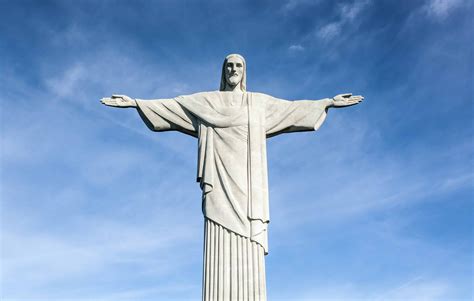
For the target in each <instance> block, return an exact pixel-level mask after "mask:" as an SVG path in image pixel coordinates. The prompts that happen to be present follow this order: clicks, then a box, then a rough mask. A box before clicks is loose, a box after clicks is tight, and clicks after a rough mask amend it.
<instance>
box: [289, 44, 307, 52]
mask: <svg viewBox="0 0 474 301" xmlns="http://www.w3.org/2000/svg"><path fill="white" fill-rule="evenodd" d="M304 49H305V48H304V47H303V46H301V45H300V44H296V45H291V46H290V47H288V50H289V51H295V52H299V51H303V50H304Z"/></svg>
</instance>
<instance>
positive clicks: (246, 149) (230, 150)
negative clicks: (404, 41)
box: [101, 54, 363, 301]
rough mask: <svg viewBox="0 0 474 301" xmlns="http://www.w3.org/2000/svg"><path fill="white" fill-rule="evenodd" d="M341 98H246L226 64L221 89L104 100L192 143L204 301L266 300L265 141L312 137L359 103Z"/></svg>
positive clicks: (240, 68) (238, 69) (242, 66)
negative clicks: (333, 114)
mask: <svg viewBox="0 0 474 301" xmlns="http://www.w3.org/2000/svg"><path fill="white" fill-rule="evenodd" d="M362 100H363V97H362V96H351V94H341V95H337V96H335V97H334V98H327V99H322V100H318V101H313V100H298V101H287V100H282V99H278V98H274V97H272V96H269V95H266V94H262V93H254V92H247V89H246V63H245V60H244V58H243V57H242V56H240V55H238V54H231V55H229V56H227V57H226V58H225V60H224V64H223V66H222V77H221V84H220V89H219V91H212V92H202V93H196V94H192V95H185V96H178V97H176V98H172V99H154V100H141V99H133V98H130V97H128V96H125V95H113V96H112V97H111V98H103V99H102V100H101V102H102V103H103V104H105V105H107V106H112V107H119V108H129V107H132V108H136V109H137V111H138V113H139V114H140V116H141V118H142V119H143V121H144V122H145V124H146V125H147V126H148V127H149V128H150V130H152V131H157V132H160V131H171V130H175V131H179V132H182V133H184V134H188V135H191V136H193V137H196V138H198V169H197V181H198V182H199V183H200V186H201V189H202V211H203V214H204V219H205V226H204V227H205V237H204V272H203V274H204V276H203V295H202V298H203V300H206V301H214V300H229V301H233V300H245V301H247V300H266V288H265V259H264V256H265V255H266V254H268V243H267V227H268V223H269V221H270V217H269V210H268V207H269V206H268V183H267V153H266V138H269V137H273V136H276V135H279V134H283V133H290V132H301V131H315V130H317V129H318V128H319V127H320V126H321V124H322V123H323V121H324V119H325V118H326V114H327V111H328V109H329V108H336V107H346V106H351V105H355V104H358V103H359V102H361V101H362Z"/></svg>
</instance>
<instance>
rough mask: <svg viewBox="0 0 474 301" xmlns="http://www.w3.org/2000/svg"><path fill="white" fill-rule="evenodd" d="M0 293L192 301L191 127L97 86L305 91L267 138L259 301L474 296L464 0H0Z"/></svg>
mask: <svg viewBox="0 0 474 301" xmlns="http://www.w3.org/2000/svg"><path fill="white" fill-rule="evenodd" d="M0 9H1V11H2V12H3V14H2V19H1V21H0V22H1V26H0V57H1V59H0V124H1V128H0V130H1V137H0V139H1V140H0V151H1V153H0V155H1V161H0V164H1V173H0V178H1V181H0V196H1V206H0V209H1V212H0V218H1V219H0V226H1V227H0V240H1V261H0V272H1V273H0V276H1V277H0V299H1V300H5V301H14V300H35V301H42V300H76V301H79V300H88V301H115V300H123V301H128V300H130V301H131V300H143V301H148V300H199V299H200V296H201V279H202V251H203V250H202V249H203V217H202V212H201V194H200V189H199V186H198V184H197V183H195V176H196V159H197V141H196V140H195V138H193V137H190V136H186V135H183V134H180V133H178V132H166V133H155V132H151V131H149V130H148V129H147V127H146V126H145V124H143V122H142V121H141V119H140V118H139V116H138V114H137V113H136V111H135V110H134V109H123V110H120V109H113V108H109V107H105V106H103V105H101V104H100V103H99V99H100V98H102V97H106V96H110V95H111V94H126V95H129V96H131V97H135V98H141V99H157V98H170V97H175V96H178V95H185V94H192V93H195V92H200V91H213V90H217V89H218V87H219V80H220V68H221V64H222V61H223V59H224V57H225V56H226V55H227V54H230V53H240V54H242V55H243V56H244V57H245V58H246V60H247V71H248V74H247V89H248V90H249V91H254V92H262V93H266V94H270V95H272V96H275V97H278V98H283V99H288V100H298V99H311V100H318V99H322V98H326V97H333V96H334V95H337V94H341V93H347V92H352V93H354V94H362V95H363V96H364V97H365V100H364V102H363V103H362V104H359V105H357V106H353V107H350V108H344V109H330V110H329V114H328V118H327V119H326V121H325V123H324V124H323V126H322V127H321V128H320V129H319V130H318V131H317V132H307V133H293V134H287V135H281V136H278V137H275V138H271V139H269V140H268V167H269V185H270V186H269V189H270V219H271V222H270V226H269V245H270V253H269V255H268V256H266V271H267V291H268V300H280V301H283V300H296V301H310V300H311V301H313V300H317V301H323V300H328V301H336V300H338V301H350V300H369V301H395V300H396V301H401V300H413V301H435V300H439V301H454V300H456V301H461V300H463V301H467V300H473V297H474V295H473V289H472V288H473V287H474V283H473V281H474V280H473V279H474V277H473V269H474V263H473V245H474V236H473V221H474V216H473V209H474V208H473V200H474V185H473V184H474V151H473V145H474V143H473V142H474V137H473V134H474V131H473V129H474V124H473V120H474V119H473V113H474V107H473V93H474V91H473V88H472V86H473V83H474V77H473V70H474V64H473V36H474V26H473V21H472V16H473V3H472V1H468V0H419V1H408V0H405V1H396V0H379V1H375V0H360V1H352V0H350V1H329V0H314V1H311V0H272V1H270V0H268V1H250V0H248V1H244V0H236V1H232V2H225V1H218V0H208V1H179V0H177V1H151V0H149V1H142V0H136V1H86V0H79V1H72V0H69V1H66V0H63V1H48V0H41V1H27V0H18V1H13V0H0Z"/></svg>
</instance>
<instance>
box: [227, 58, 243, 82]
mask: <svg viewBox="0 0 474 301" xmlns="http://www.w3.org/2000/svg"><path fill="white" fill-rule="evenodd" d="M243 74H244V62H242V60H241V59H240V58H238V57H230V58H229V59H228V60H227V63H226V65H225V80H226V81H227V84H228V85H229V86H232V87H234V86H237V85H238V84H239V83H240V81H241V80H242V76H243Z"/></svg>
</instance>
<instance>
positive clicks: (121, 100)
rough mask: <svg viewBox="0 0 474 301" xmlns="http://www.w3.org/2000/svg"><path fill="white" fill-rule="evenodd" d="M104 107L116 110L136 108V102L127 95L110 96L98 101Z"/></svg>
mask: <svg viewBox="0 0 474 301" xmlns="http://www.w3.org/2000/svg"><path fill="white" fill-rule="evenodd" d="M100 102H101V103H103V104H104V105H106V106H109V107H116V108H136V107H137V102H136V101H135V99H133V98H131V97H128V96H127V95H115V94H114V95H112V97H110V98H107V97H104V98H102V99H101V100H100Z"/></svg>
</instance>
